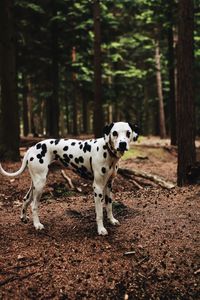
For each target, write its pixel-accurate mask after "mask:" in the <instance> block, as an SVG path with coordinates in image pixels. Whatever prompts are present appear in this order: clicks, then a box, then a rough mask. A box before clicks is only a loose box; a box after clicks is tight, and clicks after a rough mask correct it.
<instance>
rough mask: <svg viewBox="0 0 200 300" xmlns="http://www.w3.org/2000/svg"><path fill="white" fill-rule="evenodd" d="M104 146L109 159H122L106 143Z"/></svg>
mask: <svg viewBox="0 0 200 300" xmlns="http://www.w3.org/2000/svg"><path fill="white" fill-rule="evenodd" d="M105 146H106V149H107V150H108V153H109V154H110V157H111V158H113V159H117V160H119V159H120V158H121V157H122V155H121V154H120V153H119V152H117V151H116V150H115V149H113V148H112V145H110V144H109V143H106V144H105Z"/></svg>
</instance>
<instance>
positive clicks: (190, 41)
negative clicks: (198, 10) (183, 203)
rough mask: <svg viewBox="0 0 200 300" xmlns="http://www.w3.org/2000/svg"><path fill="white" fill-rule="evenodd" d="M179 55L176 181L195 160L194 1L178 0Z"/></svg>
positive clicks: (182, 180)
mask: <svg viewBox="0 0 200 300" xmlns="http://www.w3.org/2000/svg"><path fill="white" fill-rule="evenodd" d="M178 14H179V15H178V16H179V19H178V57H177V73H178V74H177V100H178V103H177V117H178V124H177V125H178V127H177V129H178V130H177V138H178V168H177V175H178V176H177V183H178V185H179V186H184V185H187V184H188V178H187V172H188V168H190V167H191V166H192V165H193V164H194V163H195V159H196V157H195V112H194V83H193V75H194V3H193V0H181V1H179V5H178Z"/></svg>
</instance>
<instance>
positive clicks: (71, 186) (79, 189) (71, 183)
mask: <svg viewBox="0 0 200 300" xmlns="http://www.w3.org/2000/svg"><path fill="white" fill-rule="evenodd" d="M61 174H62V176H63V177H64V178H65V180H66V181H67V183H68V185H69V187H70V189H72V190H76V191H77V192H79V193H80V192H82V189H81V188H80V187H76V186H75V185H74V184H73V182H72V180H71V178H70V177H69V176H67V174H66V173H65V171H64V170H61Z"/></svg>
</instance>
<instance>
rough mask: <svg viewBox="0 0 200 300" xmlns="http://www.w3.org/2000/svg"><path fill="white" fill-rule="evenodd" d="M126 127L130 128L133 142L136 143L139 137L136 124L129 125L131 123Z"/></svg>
mask: <svg viewBox="0 0 200 300" xmlns="http://www.w3.org/2000/svg"><path fill="white" fill-rule="evenodd" d="M128 125H129V126H130V128H131V129H132V132H133V140H134V141H137V139H138V136H139V127H138V125H137V124H131V123H128Z"/></svg>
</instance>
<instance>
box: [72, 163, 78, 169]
mask: <svg viewBox="0 0 200 300" xmlns="http://www.w3.org/2000/svg"><path fill="white" fill-rule="evenodd" d="M70 164H71V166H72V167H73V168H74V169H78V167H77V165H75V164H74V163H73V162H71V163H70Z"/></svg>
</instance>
